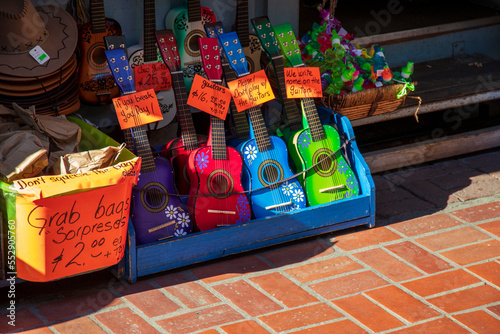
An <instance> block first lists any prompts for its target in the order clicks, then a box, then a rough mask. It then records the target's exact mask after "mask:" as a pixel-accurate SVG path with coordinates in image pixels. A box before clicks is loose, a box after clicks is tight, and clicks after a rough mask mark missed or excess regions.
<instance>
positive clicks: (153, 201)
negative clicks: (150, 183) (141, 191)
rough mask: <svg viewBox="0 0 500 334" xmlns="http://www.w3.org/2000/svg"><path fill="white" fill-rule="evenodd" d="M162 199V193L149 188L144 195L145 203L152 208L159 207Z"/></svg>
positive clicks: (156, 189)
mask: <svg viewBox="0 0 500 334" xmlns="http://www.w3.org/2000/svg"><path fill="white" fill-rule="evenodd" d="M164 199H165V196H164V194H163V192H162V191H161V190H160V189H158V188H150V189H149V190H148V191H147V193H146V202H147V203H148V204H149V205H150V206H151V207H153V208H157V207H159V206H161V205H162V204H163V202H164Z"/></svg>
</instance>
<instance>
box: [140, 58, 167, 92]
mask: <svg viewBox="0 0 500 334" xmlns="http://www.w3.org/2000/svg"><path fill="white" fill-rule="evenodd" d="M134 79H135V90H136V91H138V92H142V91H143V90H148V89H154V91H155V92H158V91H162V90H169V89H171V88H172V78H171V76H170V71H169V70H168V67H167V65H165V64H163V63H149V64H143V65H136V66H135V67H134Z"/></svg>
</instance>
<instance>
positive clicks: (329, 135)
mask: <svg viewBox="0 0 500 334" xmlns="http://www.w3.org/2000/svg"><path fill="white" fill-rule="evenodd" d="M322 126H323V129H324V132H325V138H324V139H323V140H320V141H316V142H314V141H313V140H312V137H311V132H310V130H309V128H306V129H303V130H299V131H297V132H296V133H295V134H294V135H293V136H292V137H291V138H290V140H289V142H288V151H289V152H290V156H291V158H292V160H293V162H294V164H295V167H296V169H297V172H302V171H304V173H302V174H300V176H299V177H297V179H298V180H299V182H301V183H302V187H303V189H304V191H305V192H306V198H307V202H308V204H309V206H313V205H318V204H324V203H330V202H332V201H335V200H339V199H343V198H349V197H353V196H357V195H358V194H359V183H358V180H357V179H356V176H355V175H354V173H353V171H352V169H351V167H349V165H348V164H347V162H346V160H345V158H344V157H343V156H342V153H341V151H340V147H341V145H340V137H339V134H338V132H337V131H336V130H335V129H334V128H333V127H332V126H330V125H322ZM334 152H336V153H335V154H334V155H332V156H331V157H328V156H329V155H330V154H332V153H334ZM320 161H322V162H320ZM318 162H320V163H319V164H317V165H316V166H314V167H312V166H313V165H314V164H316V163H318ZM311 167H312V168H311Z"/></svg>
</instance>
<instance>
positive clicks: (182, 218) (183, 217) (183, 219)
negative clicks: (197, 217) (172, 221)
mask: <svg viewBox="0 0 500 334" xmlns="http://www.w3.org/2000/svg"><path fill="white" fill-rule="evenodd" d="M190 222H191V219H190V218H189V215H188V214H187V213H186V212H183V213H181V214H179V216H178V217H177V223H178V224H179V226H180V227H189V223H190Z"/></svg>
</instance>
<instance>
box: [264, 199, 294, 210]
mask: <svg viewBox="0 0 500 334" xmlns="http://www.w3.org/2000/svg"><path fill="white" fill-rule="evenodd" d="M292 204H293V202H292V201H290V202H286V203H281V204H276V205H270V206H266V210H272V209H276V208H280V207H282V206H287V205H292Z"/></svg>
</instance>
